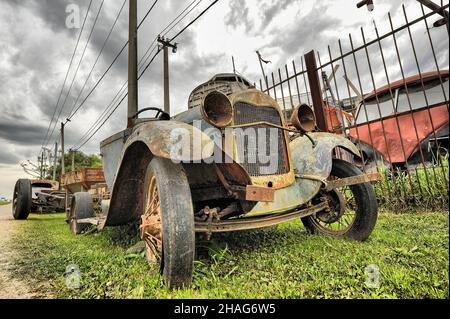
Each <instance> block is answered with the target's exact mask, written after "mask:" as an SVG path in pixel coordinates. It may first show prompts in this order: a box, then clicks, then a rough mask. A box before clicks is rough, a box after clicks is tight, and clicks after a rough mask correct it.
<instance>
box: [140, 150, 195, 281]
mask: <svg viewBox="0 0 450 319" xmlns="http://www.w3.org/2000/svg"><path fill="white" fill-rule="evenodd" d="M140 235H141V238H142V240H143V241H144V243H145V247H146V256H147V261H148V262H149V263H150V264H155V263H156V264H157V265H159V268H160V270H161V273H162V274H163V277H164V281H165V283H166V284H167V285H168V286H169V287H173V288H179V287H188V286H190V285H191V284H192V271H193V268H194V254H195V224H194V212H193V205H192V198H191V190H190V187H189V183H188V180H187V177H186V173H185V171H184V169H183V167H182V166H181V165H180V164H174V163H173V162H172V161H170V160H168V159H161V158H156V157H155V158H154V159H153V160H152V161H151V162H150V164H149V166H148V168H147V172H146V177H145V183H144V196H143V213H142V222H141V226H140Z"/></svg>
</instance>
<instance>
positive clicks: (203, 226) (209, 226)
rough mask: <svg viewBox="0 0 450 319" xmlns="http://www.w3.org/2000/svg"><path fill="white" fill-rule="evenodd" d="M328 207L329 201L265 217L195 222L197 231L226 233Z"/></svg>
mask: <svg viewBox="0 0 450 319" xmlns="http://www.w3.org/2000/svg"><path fill="white" fill-rule="evenodd" d="M327 208H328V204H327V203H320V204H319V205H316V206H311V207H308V208H305V209H302V210H298V211H294V212H290V213H283V214H277V215H269V216H264V217H247V218H245V217H244V218H237V219H230V220H225V221H219V222H212V223H207V222H197V223H195V232H196V233H209V234H211V233H224V232H232V231H241V230H251V229H259V228H265V227H271V226H275V225H279V224H283V223H286V222H290V221H293V220H296V219H299V218H304V217H308V216H310V215H313V214H315V213H318V212H321V211H323V210H325V209H327Z"/></svg>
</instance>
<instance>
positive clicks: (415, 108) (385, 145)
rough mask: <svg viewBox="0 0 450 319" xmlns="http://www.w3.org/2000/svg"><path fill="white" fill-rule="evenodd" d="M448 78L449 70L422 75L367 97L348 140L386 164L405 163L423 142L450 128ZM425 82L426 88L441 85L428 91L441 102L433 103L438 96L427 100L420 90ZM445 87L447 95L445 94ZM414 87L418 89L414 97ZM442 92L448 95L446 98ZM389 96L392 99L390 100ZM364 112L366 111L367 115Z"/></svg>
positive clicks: (428, 97)
mask: <svg viewBox="0 0 450 319" xmlns="http://www.w3.org/2000/svg"><path fill="white" fill-rule="evenodd" d="M448 76H449V73H448V71H447V70H444V71H440V72H428V73H423V74H422V76H419V75H415V76H412V77H409V78H407V79H405V80H400V81H396V82H393V83H391V85H386V86H383V87H381V88H379V89H377V90H376V91H374V92H372V93H370V94H368V95H366V96H365V97H364V101H363V102H362V103H361V105H360V108H359V110H358V114H357V117H356V124H355V125H354V126H352V127H351V128H350V129H349V136H350V137H351V138H352V139H354V140H355V141H357V142H358V141H360V142H363V143H365V144H367V145H370V146H371V147H373V148H374V149H375V150H376V151H377V152H378V153H380V154H381V155H382V156H383V158H384V160H385V161H386V162H389V163H391V164H400V163H406V162H407V161H408V160H409V159H410V157H411V156H413V155H414V153H415V152H416V151H417V150H418V149H419V147H420V145H421V144H422V143H423V142H424V141H426V140H427V139H428V138H429V137H430V136H432V135H433V134H434V133H435V132H436V131H438V130H440V129H441V128H443V127H444V126H445V125H448V122H449V113H448V99H449V96H448V85H449V81H448ZM422 81H423V85H424V86H427V85H428V84H429V83H434V82H432V81H435V82H436V83H438V84H436V85H435V86H434V87H433V88H428V89H426V92H430V93H431V92H434V93H433V94H439V95H442V97H441V98H438V99H437V100H438V101H431V100H432V98H435V96H430V95H429V93H427V99H425V97H424V91H423V89H422V90H421V88H422ZM441 81H442V82H441ZM442 83H443V85H444V91H442V85H441V84H442ZM405 84H406V86H407V87H408V90H409V95H406V93H405V92H404V91H402V90H405V89H404V88H405ZM414 87H415V88H416V89H415V91H414V92H413V93H411V91H412V90H414V89H412V88H414ZM417 87H418V88H419V89H417ZM397 90H398V91H397ZM432 90H433V91H432ZM391 92H392V95H391ZM398 92H402V93H398ZM443 92H446V93H445V94H443ZM397 94H398V95H397ZM386 95H388V98H387V100H386V101H383V102H380V100H381V99H383V96H386ZM389 96H391V98H390V99H389ZM399 96H400V97H399ZM408 96H409V97H408ZM392 97H394V100H393V99H392ZM377 99H378V102H377ZM445 99H446V100H445ZM374 101H375V102H377V103H378V104H379V105H380V110H379V111H378V113H377V112H376V110H377V104H374ZM400 101H401V102H400ZM370 103H371V105H370ZM409 103H411V105H410V104H409ZM426 104H428V106H426ZM400 105H401V106H400ZM394 106H395V110H394ZM369 107H370V108H373V110H372V109H370V112H372V111H373V112H375V113H373V112H372V113H371V115H370V118H369V116H368V115H367V114H368V113H367V112H369V110H368V109H367V108H369ZM400 107H401V108H402V109H401V110H400ZM410 107H411V108H412V110H411V109H410ZM364 108H366V110H367V111H364ZM363 112H366V113H363ZM380 113H381V114H380ZM374 114H378V115H376V117H377V118H373V117H375V115H374ZM364 115H365V116H366V120H365V121H361V122H360V121H359V118H360V117H361V118H363V119H364ZM380 115H381V116H380Z"/></svg>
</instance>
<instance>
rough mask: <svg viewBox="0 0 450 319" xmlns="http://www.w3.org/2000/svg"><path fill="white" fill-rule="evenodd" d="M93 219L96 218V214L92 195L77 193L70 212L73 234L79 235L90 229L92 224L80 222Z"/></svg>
mask: <svg viewBox="0 0 450 319" xmlns="http://www.w3.org/2000/svg"><path fill="white" fill-rule="evenodd" d="M93 217H95V212H94V205H93V200H92V196H91V194H89V193H76V194H75V195H74V196H73V197H72V201H71V205H70V212H69V226H70V230H71V231H72V233H73V234H75V235H79V234H81V233H83V232H84V231H86V230H87V229H89V228H90V227H91V225H90V224H85V223H79V222H78V221H79V220H81V219H86V218H93Z"/></svg>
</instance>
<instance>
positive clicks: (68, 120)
mask: <svg viewBox="0 0 450 319" xmlns="http://www.w3.org/2000/svg"><path fill="white" fill-rule="evenodd" d="M157 2H158V0H155V2H154V3H153V5H152V6H151V7H150V9H149V10H148V11H147V13H146V14H145V16H144V18H143V19H142V20H141V22H140V23H139V25H138V29H139V27H140V26H142V24H143V23H144V21H145V20H146V19H147V17H148V16H149V14H150V12H151V11H152V10H153V8H154V7H155V5H156V3H157ZM127 45H128V41H127V42H126V43H125V44H124V45H123V46H122V48H121V49H120V51H119V52H118V53H117V54H116V56H115V57H114V59H113V61H112V62H111V64H110V65H109V66H108V68H107V69H106V71H105V72H104V73H103V75H102V76H101V77H100V79H99V80H98V81H97V82H96V84H95V85H94V87H93V88H92V89H91V90H90V91H89V93H88V95H87V96H86V97H85V98H84V100H83V101H82V102H81V103H80V105H79V106H78V107H77V108H76V109H75V111H74V112H73V113H72V115H70V116H69V118H68V119H67V120H66V122H65V123H66V124H67V123H68V122H70V120H72V118H73V117H74V116H75V114H77V113H78V111H79V110H80V109H81V108H82V107H83V105H84V104H85V103H86V101H87V100H88V98H89V97H90V96H91V95H92V93H93V92H94V91H95V90H96V89H97V87H98V86H99V85H100V82H101V81H102V80H103V79H104V78H105V76H106V75H107V74H108V72H109V71H110V70H111V68H112V67H113V65H114V64H115V63H116V61H117V60H118V59H119V57H120V56H121V55H122V53H123V51H124V50H125V49H126V47H127Z"/></svg>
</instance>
